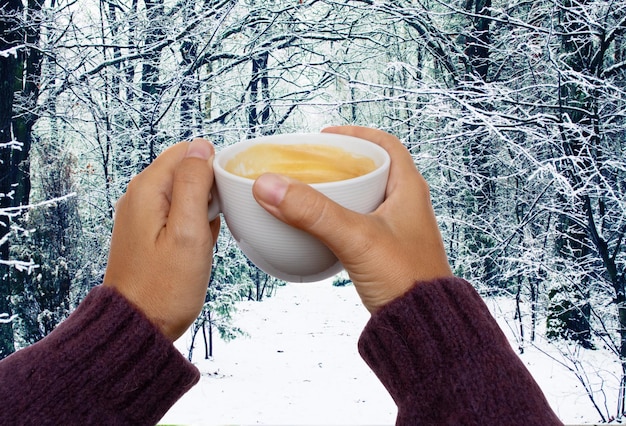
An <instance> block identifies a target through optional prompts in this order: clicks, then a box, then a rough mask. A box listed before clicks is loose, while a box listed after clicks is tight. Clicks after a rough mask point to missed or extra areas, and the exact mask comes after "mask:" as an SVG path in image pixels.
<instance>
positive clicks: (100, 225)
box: [0, 0, 626, 421]
mask: <svg viewBox="0 0 626 426" xmlns="http://www.w3.org/2000/svg"><path fill="white" fill-rule="evenodd" d="M0 4H1V5H0V26H1V29H0V34H1V37H0V73H1V78H0V85H1V89H0V358H3V357H5V356H7V355H8V354H10V353H12V352H14V351H15V350H18V349H19V348H21V347H24V346H27V345H29V344H31V343H33V342H35V341H37V340H39V339H41V338H42V337H43V336H45V335H46V334H47V333H49V332H50V331H51V330H52V329H53V328H54V327H55V325H56V324H58V323H59V322H60V321H62V320H63V319H64V318H65V317H66V316H67V315H68V314H69V313H70V312H71V311H72V309H73V308H75V307H76V305H77V304H78V303H79V302H80V300H81V299H82V297H84V295H85V294H86V293H87V292H88V291H89V289H90V288H92V287H93V286H95V285H97V284H99V283H100V282H101V280H102V277H103V274H104V268H105V266H106V261H107V250H108V242H109V238H110V233H111V228H112V223H113V209H114V205H115V202H116V200H117V199H118V198H119V197H120V195H121V194H122V193H123V191H124V189H125V187H126V184H127V183H128V182H129V180H130V179H131V178H132V177H133V176H134V175H135V174H137V173H138V172H140V171H141V170H142V169H143V168H144V167H146V166H147V165H148V164H149V163H150V162H151V161H152V160H153V159H154V158H155V157H156V156H157V155H158V154H159V153H160V152H161V151H162V150H163V149H165V148H166V147H167V146H170V145H172V144H174V143H176V142H178V141H181V140H187V139H190V138H193V137H196V136H202V137H205V138H208V139H210V140H211V141H212V142H213V143H214V144H215V145H216V147H217V149H218V150H219V149H220V146H225V145H228V144H232V143H234V142H237V141H239V140H241V139H243V138H248V137H253V136H257V135H267V134H273V133H287V132H308V131H318V130H319V129H320V128H322V127H323V126H325V125H331V124H359V125H365V126H371V127H377V128H380V129H383V130H385V131H388V132H390V133H392V134H394V135H396V136H398V137H399V138H400V139H401V140H402V141H403V143H404V144H405V145H406V146H407V147H408V148H409V150H410V151H411V153H412V154H413V156H414V158H415V162H416V164H417V165H418V167H419V169H420V171H421V172H422V173H423V174H424V176H425V177H426V179H427V181H428V182H429V184H430V186H431V194H432V200H433V204H434V206H435V210H436V213H437V217H438V219H439V223H440V226H441V229H442V233H443V236H444V240H445V244H446V248H447V252H448V255H449V258H450V262H451V264H452V267H453V270H454V272H455V273H456V274H457V275H458V276H461V277H463V278H466V279H467V280H469V281H470V282H472V283H473V284H474V285H475V286H476V288H477V289H478V290H479V291H480V292H481V294H482V295H483V296H485V297H489V296H493V295H498V296H502V295H506V296H507V297H510V298H511V300H514V301H515V306H516V314H515V320H516V321H517V326H516V333H517V336H518V338H517V348H516V349H517V350H518V351H520V352H523V351H524V348H526V347H528V346H530V345H533V343H534V342H535V340H536V339H538V338H542V339H547V340H548V341H550V342H551V344H553V345H555V346H556V347H558V348H562V351H563V353H564V354H567V356H566V358H567V362H568V363H569V364H568V365H569V366H570V368H571V371H572V374H576V375H577V377H578V378H579V380H580V382H581V385H582V389H584V392H586V396H587V397H588V398H590V399H591V401H592V402H593V404H594V406H595V407H596V409H597V411H598V413H597V414H598V418H600V419H601V420H603V421H609V420H610V419H620V418H622V417H623V416H624V415H625V414H626V248H625V245H626V241H625V234H626V93H625V90H626V34H625V33H626V0H616V1H608V0H602V1H601V0H578V1H573V0H533V1H509V0H452V1H448V0H445V1H443V0H345V1H337V0H263V1H261V0H99V1H91V0H4V1H2V2H1V3H0ZM279 285H281V283H280V282H278V281H277V280H276V279H274V278H272V277H270V276H267V275H266V274H264V273H263V272H261V271H259V270H258V269H256V268H255V267H254V265H252V264H251V263H250V262H249V261H248V260H247V259H246V258H245V257H244V256H243V255H242V254H241V253H240V252H239V251H238V249H237V247H236V245H235V244H234V242H233V241H232V240H231V239H230V237H229V234H228V232H227V230H226V229H223V233H222V235H221V236H220V239H219V241H218V245H217V248H216V253H215V258H214V268H213V273H212V277H211V282H210V285H209V291H208V293H207V297H206V304H205V309H204V310H203V312H202V314H201V316H200V317H199V318H198V320H197V322H196V324H195V326H194V330H195V331H196V332H201V333H213V332H218V333H219V334H220V335H221V337H223V338H233V337H235V336H236V335H237V333H238V330H237V329H236V328H233V327H232V326H231V325H230V322H229V319H230V316H231V315H232V313H233V309H234V305H235V303H236V302H237V301H238V300H249V299H253V300H261V299H262V298H263V297H264V296H267V295H271V293H272V292H273V291H275V289H276V286H279ZM279 291H280V290H279ZM582 349H584V350H593V351H600V350H602V351H607V352H608V353H610V354H611V355H612V357H613V358H614V359H615V360H616V362H617V363H619V365H621V374H618V375H616V376H615V377H614V378H613V379H614V383H605V384H603V385H602V386H601V387H597V386H593V385H592V380H591V379H590V376H591V375H593V371H582V372H581V370H580V364H579V362H578V359H577V354H579V353H580V350H582ZM607 394H612V395H610V396H608V395H607ZM607 398H608V399H609V400H611V401H616V403H615V404H611V405H607V404H605V402H604V401H605V400H606V399H607Z"/></svg>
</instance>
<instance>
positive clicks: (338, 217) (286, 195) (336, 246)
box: [252, 173, 361, 257]
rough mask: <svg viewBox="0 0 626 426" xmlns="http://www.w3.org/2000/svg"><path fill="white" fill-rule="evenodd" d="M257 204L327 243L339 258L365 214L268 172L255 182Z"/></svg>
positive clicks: (297, 182)
mask: <svg viewBox="0 0 626 426" xmlns="http://www.w3.org/2000/svg"><path fill="white" fill-rule="evenodd" d="M252 193H253V195H254V197H255V199H256V200H257V202H258V203H259V204H260V205H261V207H263V208H264V209H266V210H267V211H268V212H269V213H270V214H272V215H273V216H275V217H276V218H278V219H279V220H281V221H283V222H285V223H287V224H288V225H291V226H293V227H295V228H298V229H301V230H303V231H305V232H307V233H309V234H311V235H313V236H314V237H316V238H317V239H319V240H321V241H322V242H323V243H324V244H326V245H327V246H328V247H329V248H330V249H331V250H332V251H333V252H335V254H336V255H337V256H338V257H341V252H342V251H343V250H344V248H345V247H347V245H349V244H347V243H348V240H350V239H352V238H353V237H354V235H353V233H352V232H350V230H351V229H353V228H352V227H353V226H356V225H357V224H358V223H360V220H361V215H359V214H357V213H355V212H352V211H350V210H348V209H346V208H344V207H342V206H340V205H339V204H337V203H335V202H334V201H332V200H330V199H329V198H328V197H326V196H325V195H323V194H322V193H320V192H318V191H316V190H315V189H313V188H312V187H310V186H309V185H306V184H304V183H302V182H300V181H297V180H295V179H290V178H288V177H285V176H282V175H277V174H272V173H267V174H264V175H262V176H260V177H259V178H258V179H257V180H256V181H255V183H254V186H253V188H252Z"/></svg>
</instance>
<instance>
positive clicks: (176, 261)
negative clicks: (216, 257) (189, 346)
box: [104, 139, 220, 341]
mask: <svg viewBox="0 0 626 426" xmlns="http://www.w3.org/2000/svg"><path fill="white" fill-rule="evenodd" d="M214 155H215V150H214V148H213V146H212V145H211V144H210V142H208V141H207V140H204V139H195V140H193V141H192V142H191V143H187V142H181V143H179V144H177V145H174V146H173V147H171V148H169V149H168V150H166V151H165V152H164V153H163V154H161V155H160V156H159V157H158V158H157V159H156V160H154V162H153V163H152V164H151V165H150V166H148V167H147V168H146V169H145V170H144V171H142V172H141V173H140V174H139V175H137V176H136V177H135V178H133V179H132V181H131V182H130V183H129V185H128V189H127V191H126V193H125V194H124V195H123V196H122V197H121V198H120V199H119V201H118V202H117V204H116V210H115V224H114V227H113V236H112V239H111V249H110V252H109V261H108V265H107V269H106V272H105V275H104V285H105V286H111V287H114V288H116V289H117V291H118V292H120V293H121V294H122V295H123V296H124V297H126V298H127V299H128V300H129V301H130V302H131V303H132V304H133V305H135V306H136V307H137V308H138V309H139V310H141V311H142V312H143V313H144V314H145V315H146V316H147V318H148V319H149V320H150V321H152V322H153V323H154V324H155V325H156V326H157V327H158V328H159V329H160V330H161V331H162V332H163V334H165V335H166V336H167V337H168V338H169V339H171V340H172V341H173V340H176V339H177V338H178V337H180V336H181V335H182V334H183V333H184V332H185V331H186V330H187V328H188V327H189V326H190V325H191V324H192V322H193V321H194V320H195V318H196V317H197V316H198V314H199V313H200V310H201V309H202V305H203V304H204V299H205V295H206V290H207V285H208V282H209V278H210V273H211V263H212V256H213V247H214V246H215V242H216V240H217V235H218V233H219V227H220V221H219V218H217V219H215V220H213V221H211V222H209V217H208V205H209V202H210V197H211V195H210V194H211V187H212V185H213V156H214Z"/></svg>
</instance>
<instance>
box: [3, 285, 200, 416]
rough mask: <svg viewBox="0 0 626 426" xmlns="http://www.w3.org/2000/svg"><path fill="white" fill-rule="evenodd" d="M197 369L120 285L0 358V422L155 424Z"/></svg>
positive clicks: (94, 295)
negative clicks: (41, 336) (122, 292)
mask: <svg viewBox="0 0 626 426" xmlns="http://www.w3.org/2000/svg"><path fill="white" fill-rule="evenodd" d="M198 379H199V372H198V370H197V369H196V368H195V367H194V366H193V365H191V364H190V363H189V362H187V360H186V359H185V358H184V357H183V356H182V355H181V354H180V352H178V350H177V349H176V348H175V347H174V345H172V343H171V342H170V341H169V340H168V339H167V338H166V337H165V336H164V335H162V334H161V333H160V332H159V331H158V330H157V329H156V327H154V326H153V325H152V323H151V322H150V321H149V320H148V319H146V318H145V317H144V316H143V315H142V314H141V313H139V312H138V311H137V310H136V309H134V308H133V307H132V306H131V305H130V304H129V302H128V301H127V300H126V299H125V298H124V297H122V296H121V295H120V294H119V293H117V292H116V291H115V290H112V289H110V288H107V287H96V288H94V289H93V290H92V291H91V292H90V293H89V294H88V295H87V297H86V298H85V300H83V302H82V303H81V304H80V305H79V306H78V308H77V309H76V310H75V311H74V312H73V313H72V315H70V317H69V318H68V319H67V320H66V321H64V322H63V323H62V324H60V325H59V326H58V327H57V328H56V329H55V330H54V331H53V332H52V333H50V335H48V336H47V337H46V338H44V339H42V340H41V341H40V342H38V343H35V344H34V345H32V346H29V347H27V348H25V349H22V350H20V351H18V352H16V353H15V354H13V355H11V356H9V357H7V358H6V359H4V360H3V361H1V362H0V401H2V403H1V405H0V424H2V425H10V424H21V425H45V424H50V425H61V424H64V425H72V424H82V425H87V424H99V425H148V424H155V423H156V422H157V421H158V420H159V419H160V418H161V417H162V416H163V415H164V414H165V413H166V412H167V410H168V409H169V408H170V407H171V406H172V405H173V404H174V402H175V401H176V400H178V398H180V396H182V395H183V394H184V393H185V392H186V391H187V390H189V389H190V388H191V387H192V386H193V385H194V384H195V383H196V382H197V381H198Z"/></svg>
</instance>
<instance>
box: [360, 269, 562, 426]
mask: <svg viewBox="0 0 626 426" xmlns="http://www.w3.org/2000/svg"><path fill="white" fill-rule="evenodd" d="M359 352H360V353H361V356H362V357H363V359H364V360H365V361H366V362H367V363H368V365H369V366H370V367H371V368H372V370H373V371H374V372H375V373H376V375H377V376H378V377H379V379H380V380H381V382H382V383H383V385H384V386H385V387H386V388H387V390H388V391H389V393H390V394H391V396H392V397H393V399H394V401H395V402H396V404H397V406H398V418H397V424H398V425H418V424H424V425H429V424H438V425H439V424H455V425H456V424H463V425H490V424H494V425H509V426H510V425H525V426H528V425H543V426H547V425H560V424H562V423H561V422H560V421H559V419H558V418H557V417H556V415H555V414H554V412H553V411H552V409H551V408H550V406H549V405H548V402H547V401H546V399H545V397H544V395H543V392H542V391H541V389H540V388H539V386H538V385H537V383H536V382H535V381H534V379H533V378H532V376H531V375H530V373H529V372H528V370H527V369H526V367H525V366H524V365H523V363H522V362H521V360H520V359H519V357H518V356H517V354H516V353H515V352H514V351H513V349H512V348H511V345H510V344H509V343H508V341H507V339H506V337H505V336H504V334H503V333H502V331H501V330H500V328H499V326H498V324H497V323H496V321H495V320H494V318H493V317H492V316H491V314H490V312H489V310H488V308H487V306H486V305H485V304H484V302H483V301H482V299H481V298H480V296H479V295H478V293H477V292H476V291H475V290H474V289H473V288H472V286H471V285H470V284H469V283H467V282H466V281H463V280H461V279H458V278H449V279H440V280H436V281H432V282H424V283H418V284H416V285H415V287H414V288H413V289H411V290H410V291H409V292H408V293H407V294H406V295H404V296H403V297H401V298H400V299H397V300H395V301H393V302H392V303H390V304H389V305H388V306H385V307H384V308H383V309H382V310H381V311H379V312H378V313H376V314H375V315H373V316H372V318H371V319H370V321H369V322H368V324H367V326H366V327H365V330H364V331H363V334H362V335H361V338H360V340H359Z"/></svg>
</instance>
